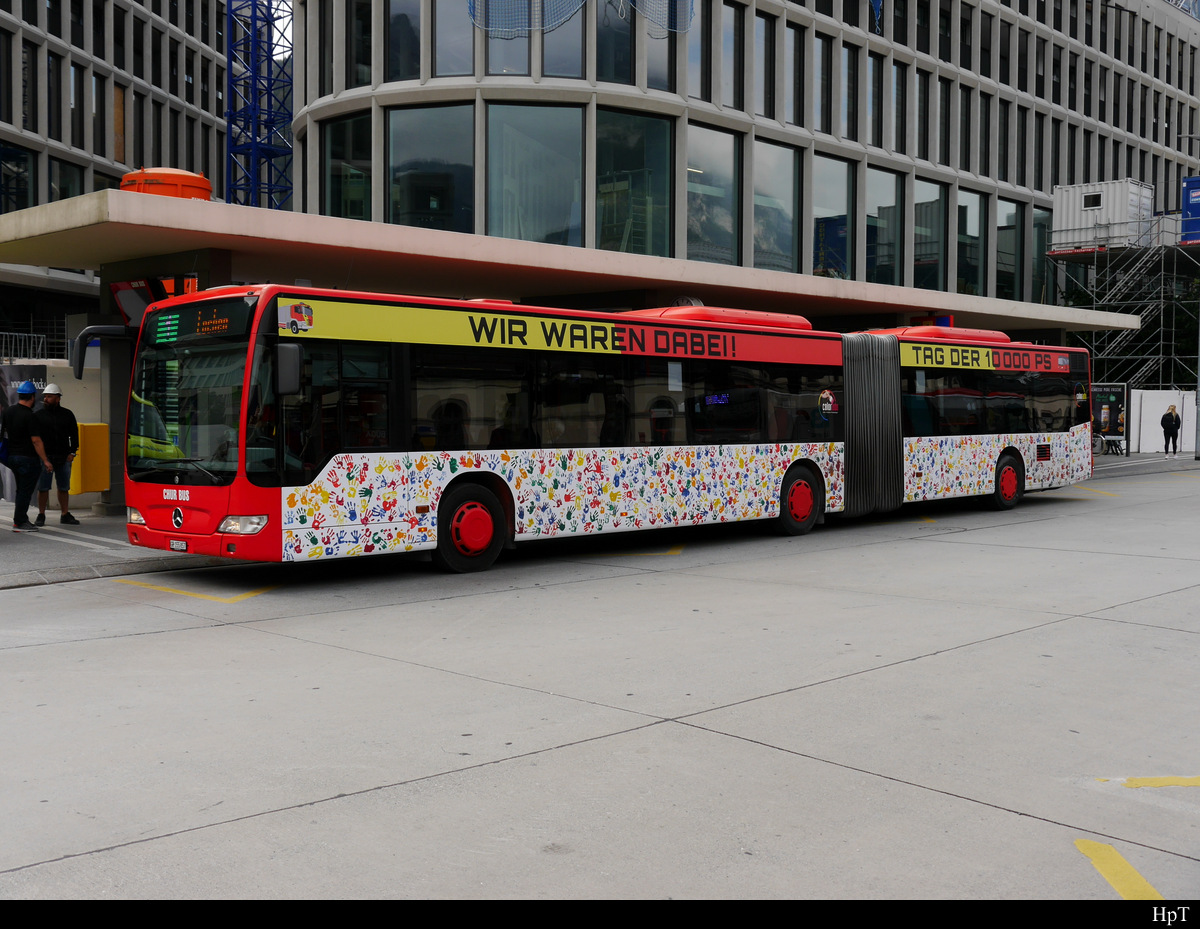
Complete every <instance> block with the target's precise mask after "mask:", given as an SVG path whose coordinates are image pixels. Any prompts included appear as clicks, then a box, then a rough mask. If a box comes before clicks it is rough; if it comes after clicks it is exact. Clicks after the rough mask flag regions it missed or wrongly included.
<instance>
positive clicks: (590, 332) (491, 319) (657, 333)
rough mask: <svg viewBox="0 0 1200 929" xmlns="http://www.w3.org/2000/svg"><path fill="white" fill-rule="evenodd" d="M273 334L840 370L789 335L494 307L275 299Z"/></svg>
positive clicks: (829, 347) (831, 353) (821, 347)
mask: <svg viewBox="0 0 1200 929" xmlns="http://www.w3.org/2000/svg"><path fill="white" fill-rule="evenodd" d="M277 315H278V325H279V331H280V332H281V333H284V334H288V333H290V334H291V335H292V336H293V337H296V338H301V339H303V338H308V337H311V338H317V339H333V340H337V341H341V342H408V343H416V344H422V345H458V346H472V347H490V348H508V349H533V350H540V351H551V352H592V353H599V354H615V355H656V356H666V357H670V358H683V357H691V358H726V359H741V360H752V361H783V362H789V363H793V364H835V365H836V364H840V363H841V360H842V356H841V340H840V339H838V338H836V337H835V338H830V337H820V338H818V337H809V336H808V334H807V333H805V335H804V336H803V337H800V336H796V335H792V334H790V333H789V334H781V333H765V332H751V331H745V330H735V331H728V332H725V331H721V330H718V329H712V328H708V327H704V328H701V327H695V326H686V325H671V324H669V323H667V324H660V323H656V322H652V321H650V320H646V319H636V320H634V319H623V318H621V317H619V316H614V318H613V320H612V321H611V322H610V321H608V320H606V319H596V318H594V317H593V318H591V319H586V318H582V319H581V318H579V317H574V318H573V317H571V316H568V315H557V314H550V313H545V314H541V313H537V312H522V311H521V310H520V309H519V308H517V307H513V309H512V310H497V309H496V308H495V306H494V305H493V306H480V307H479V310H478V311H475V309H474V307H462V308H457V307H456V308H443V307H435V306H419V305H416V306H414V305H411V304H408V305H405V304H389V303H368V302H363V303H358V302H351V301H338V300H321V299H314V298H312V297H308V296H307V295H306V296H305V297H303V298H298V297H293V296H289V295H288V294H281V295H280V296H279V297H278V307H277Z"/></svg>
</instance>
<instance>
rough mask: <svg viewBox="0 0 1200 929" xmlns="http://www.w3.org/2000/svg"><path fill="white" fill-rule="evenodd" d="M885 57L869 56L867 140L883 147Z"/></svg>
mask: <svg viewBox="0 0 1200 929" xmlns="http://www.w3.org/2000/svg"><path fill="white" fill-rule="evenodd" d="M884 66H885V61H884V57H883V56H882V55H876V54H874V53H872V54H870V55H868V56H867V142H868V143H870V144H871V145H876V146H879V147H881V148H882V147H883V112H884V103H883V70H884Z"/></svg>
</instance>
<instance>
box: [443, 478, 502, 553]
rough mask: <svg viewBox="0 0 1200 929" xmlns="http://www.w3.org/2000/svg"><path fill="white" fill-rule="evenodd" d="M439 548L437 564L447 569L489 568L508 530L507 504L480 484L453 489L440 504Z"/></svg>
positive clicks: (459, 485) (467, 484) (465, 484)
mask: <svg viewBox="0 0 1200 929" xmlns="http://www.w3.org/2000/svg"><path fill="white" fill-rule="evenodd" d="M437 528H438V533H437V548H436V549H434V552H433V563H434V564H435V565H437V566H438V567H439V568H441V569H442V570H443V571H451V572H454V573H456V574H465V573H467V572H470V571H486V570H487V569H488V568H490V567H491V566H492V564H493V563H495V561H496V558H497V557H498V556H499V555H500V549H502V548H503V547H504V541H505V539H506V538H507V535H508V533H507V532H506V531H505V525H504V507H502V506H501V505H500V501H499V500H498V499H496V495H495V494H494V493H492V492H491V491H490V490H488V489H487V488H486V487H483V486H481V485H479V484H470V483H460V484H457V485H455V486H453V487H451V488H450V490H449V491H447V492H446V494H445V496H443V497H442V502H441V504H440V505H439V506H438V527H437Z"/></svg>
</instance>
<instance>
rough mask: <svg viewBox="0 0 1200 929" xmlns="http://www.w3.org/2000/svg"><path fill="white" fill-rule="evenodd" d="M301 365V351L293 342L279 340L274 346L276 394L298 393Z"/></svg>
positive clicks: (302, 357) (285, 395) (282, 395)
mask: <svg viewBox="0 0 1200 929" xmlns="http://www.w3.org/2000/svg"><path fill="white" fill-rule="evenodd" d="M303 365H304V355H303V352H302V351H301V349H300V346H299V345H297V344H296V343H295V342H280V343H279V344H278V345H276V346H275V392H276V394H277V395H278V396H280V397H287V396H291V395H293V394H298V393H300V372H301V370H302V369H303Z"/></svg>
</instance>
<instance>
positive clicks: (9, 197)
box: [0, 143, 37, 213]
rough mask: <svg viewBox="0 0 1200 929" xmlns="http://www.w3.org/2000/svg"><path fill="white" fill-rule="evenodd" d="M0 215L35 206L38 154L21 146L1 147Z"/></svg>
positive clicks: (9, 145)
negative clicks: (2, 181)
mask: <svg viewBox="0 0 1200 929" xmlns="http://www.w3.org/2000/svg"><path fill="white" fill-rule="evenodd" d="M0 176H3V178H4V183H3V184H0V213H12V212H14V211H16V210H24V209H28V208H29V207H31V206H33V205H34V202H35V199H36V196H37V153H36V152H31V151H29V150H28V149H24V148H21V147H20V146H19V145H12V144H9V143H5V144H4V145H0Z"/></svg>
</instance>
